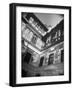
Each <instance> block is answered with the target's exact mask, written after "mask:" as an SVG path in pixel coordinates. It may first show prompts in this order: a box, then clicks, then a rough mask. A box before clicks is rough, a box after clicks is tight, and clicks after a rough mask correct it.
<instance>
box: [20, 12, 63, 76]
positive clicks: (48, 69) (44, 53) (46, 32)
mask: <svg viewBox="0 0 73 90" xmlns="http://www.w3.org/2000/svg"><path fill="white" fill-rule="evenodd" d="M21 40H22V41H21V53H22V77H39V76H40V77H41V76H58V75H64V15H63V14H45V13H25V12H22V13H21Z"/></svg>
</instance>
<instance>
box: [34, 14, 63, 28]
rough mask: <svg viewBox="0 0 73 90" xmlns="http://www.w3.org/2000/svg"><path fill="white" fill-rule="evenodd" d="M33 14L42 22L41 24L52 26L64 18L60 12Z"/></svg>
mask: <svg viewBox="0 0 73 90" xmlns="http://www.w3.org/2000/svg"><path fill="white" fill-rule="evenodd" d="M35 15H36V16H37V17H38V18H39V19H40V21H42V22H43V24H46V25H48V26H49V25H51V26H52V28H53V27H55V26H56V25H57V24H58V23H59V22H60V21H61V20H62V19H64V16H63V15H60V14H45V13H35Z"/></svg>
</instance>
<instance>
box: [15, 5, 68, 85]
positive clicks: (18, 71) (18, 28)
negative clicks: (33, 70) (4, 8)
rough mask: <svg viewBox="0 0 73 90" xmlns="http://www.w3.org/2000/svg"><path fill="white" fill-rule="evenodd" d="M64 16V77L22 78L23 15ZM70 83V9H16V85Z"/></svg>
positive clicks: (18, 7)
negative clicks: (50, 14)
mask: <svg viewBox="0 0 73 90" xmlns="http://www.w3.org/2000/svg"><path fill="white" fill-rule="evenodd" d="M22 12H33V13H53V14H55V13H56V14H64V75H63V76H53V77H51V76H46V77H30V78H27V77H26V78H22V77H21V13H22ZM62 81H69V9H58V8H55V9H54V8H39V7H35V8H34V7H25V6H24V7H20V6H17V7H16V84H28V83H43V82H62Z"/></svg>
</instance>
